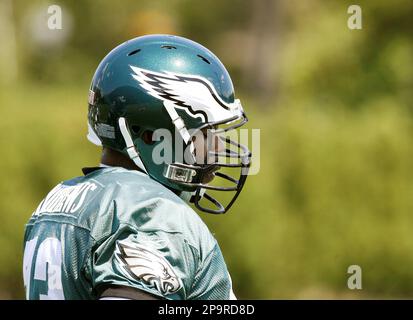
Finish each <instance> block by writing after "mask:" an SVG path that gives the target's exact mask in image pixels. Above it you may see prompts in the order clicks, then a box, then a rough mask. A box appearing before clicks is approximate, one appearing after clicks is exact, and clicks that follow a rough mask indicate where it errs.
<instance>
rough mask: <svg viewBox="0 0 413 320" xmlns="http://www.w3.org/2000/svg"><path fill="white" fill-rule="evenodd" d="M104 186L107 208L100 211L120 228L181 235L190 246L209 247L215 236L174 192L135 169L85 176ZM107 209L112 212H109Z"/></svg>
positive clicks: (98, 172)
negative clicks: (108, 206)
mask: <svg viewBox="0 0 413 320" xmlns="http://www.w3.org/2000/svg"><path fill="white" fill-rule="evenodd" d="M86 177H88V180H89V181H90V182H92V181H96V183H97V184H99V185H101V186H102V187H103V190H104V192H103V195H102V197H100V198H101V200H100V201H101V202H102V203H109V204H110V208H109V210H107V209H108V208H107V209H105V210H106V212H101V214H99V217H100V219H103V220H105V219H106V220H107V219H109V220H110V221H111V222H112V230H113V225H114V224H116V225H117V226H118V227H119V228H122V227H125V226H127V227H129V228H131V229H134V230H135V231H139V232H145V233H151V232H158V233H159V232H160V233H167V234H180V235H181V236H182V237H183V238H184V239H185V241H187V242H188V243H189V244H192V245H193V246H197V247H198V246H199V244H200V243H202V244H204V245H207V246H208V247H212V246H214V245H215V238H214V237H213V236H212V234H211V232H210V231H209V229H208V227H207V226H206V225H205V223H204V222H203V221H202V219H201V218H200V217H199V215H198V214H197V213H196V212H195V211H194V210H193V209H192V208H191V207H190V206H189V205H188V204H187V203H186V202H185V201H184V200H182V199H181V198H180V197H179V196H177V195H176V194H175V193H174V192H172V191H171V190H169V189H168V188H166V187H164V186H163V185H161V184H160V183H158V182H157V181H155V180H153V179H151V178H150V177H149V176H148V175H146V174H144V173H141V172H139V171H136V170H127V169H124V168H121V167H109V168H103V169H99V170H96V171H94V172H92V173H91V174H88V175H86ZM108 212H110V213H111V214H108Z"/></svg>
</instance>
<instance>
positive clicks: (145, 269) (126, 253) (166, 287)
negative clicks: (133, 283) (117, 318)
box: [115, 240, 182, 295]
mask: <svg viewBox="0 0 413 320" xmlns="http://www.w3.org/2000/svg"><path fill="white" fill-rule="evenodd" d="M115 256H116V261H117V262H118V263H119V264H120V266H121V268H122V269H123V270H124V271H126V274H127V275H128V276H129V277H132V279H134V280H138V281H142V282H143V283H144V284H145V285H147V286H148V287H149V288H153V289H156V290H157V291H159V292H160V293H161V294H163V295H168V294H172V293H175V292H177V291H178V290H179V289H181V288H182V281H181V279H180V278H179V277H178V276H177V275H176V273H175V271H174V270H173V268H172V266H171V265H170V264H169V262H168V261H167V260H166V259H165V258H164V257H162V256H161V255H159V254H158V253H156V252H155V251H154V250H151V249H150V248H148V247H147V246H143V245H140V244H137V243H134V242H131V241H126V240H123V241H117V243H116V253H115Z"/></svg>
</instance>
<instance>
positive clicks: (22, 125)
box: [0, 0, 413, 299]
mask: <svg viewBox="0 0 413 320" xmlns="http://www.w3.org/2000/svg"><path fill="white" fill-rule="evenodd" d="M51 4H58V5H60V6H61V8H62V13H63V21H62V22H63V25H62V26H63V29H62V30H48V29H47V19H48V17H49V15H48V14H47V8H48V6H49V5H51ZM351 4H358V5H360V6H361V8H362V19H363V20H362V23H363V28H362V30H350V29H349V28H348V27H347V19H348V18H349V16H350V15H349V14H348V13H347V8H348V7H349V5H351ZM412 16H413V2H412V1H411V0H394V1H387V0H376V1H321V0H311V1H302V0H289V1H272V0H261V1H248V0H228V1H219V0H210V1H189V0H169V1H159V0H152V1H137V0H123V1H92V0H86V1H73V0H72V1H69V0H66V1H63V0H60V1H53V2H50V1H39V0H36V1H22V0H0V44H1V45H0V111H1V118H0V132H1V134H2V137H1V139H0V150H1V157H0V172H1V180H0V298H1V299H16V298H17V299H22V298H24V289H23V284H22V282H23V281H22V273H21V269H22V251H23V250H22V249H23V243H22V238H23V230H24V224H25V222H26V221H27V220H28V218H29V216H30V215H31V213H32V212H33V210H34V209H35V208H36V207H37V204H38V203H39V202H40V200H41V199H42V198H43V197H44V196H45V195H46V193H47V192H48V191H49V190H50V189H51V188H52V187H53V186H54V185H56V184H57V183H58V182H60V181H62V180H65V179H68V178H72V177H74V176H78V175H81V171H80V169H81V167H83V166H87V165H95V164H97V163H99V153H100V150H99V149H98V148H96V147H95V146H93V145H92V144H90V143H89V142H88V141H87V140H86V138H85V135H86V132H87V127H86V114H87V94H88V88H89V84H90V80H91V78H92V76H93V73H94V70H95V68H96V67H97V65H98V63H99V61H100V60H101V59H102V58H103V57H104V55H105V54H106V53H107V52H108V51H109V50H110V49H112V48H113V47H115V46H116V45H118V44H120V43H121V42H123V41H125V40H127V39H129V38H132V37H136V36H139V35H143V34H148V33H171V34H178V35H182V36H185V37H189V38H191V39H193V40H195V41H198V42H200V43H202V44H204V45H205V46H207V47H208V48H210V49H211V50H212V51H213V52H214V53H216V54H217V55H218V56H219V57H220V58H221V60H222V61H223V63H224V64H225V65H226V66H227V68H228V70H229V71H230V73H231V75H232V77H233V82H234V85H235V88H236V93H237V95H238V97H240V98H241V100H242V101H243V105H244V108H245V110H246V111H247V114H248V115H249V118H250V123H249V128H259V129H261V162H260V168H261V170H260V173H259V174H258V175H256V176H251V177H249V179H248V181H247V185H246V187H245V189H244V191H243V193H242V194H241V196H240V198H239V200H238V201H237V203H236V204H235V206H234V207H233V208H232V209H231V211H230V212H229V213H228V214H227V215H225V216H208V215H206V214H201V216H202V218H203V219H204V220H205V221H206V222H207V224H208V225H209V226H210V228H211V230H212V231H213V232H214V234H215V236H216V238H217V239H218V241H219V242H220V244H221V247H222V250H223V252H224V255H225V257H226V260H227V263H228V267H229V270H230V272H231V274H232V278H233V285H234V291H235V293H236V294H237V296H238V297H239V298H245V299H278V298H298V299H301V298H316V299H318V298H339V299H346V298H356V299H359V298H360V299H365V298H376V297H379V298H413V170H412V169H413V163H412V161H411V159H413V106H412V97H413V93H412V88H413V42H412V40H413V20H412V19H411V17H412ZM353 264H356V265H359V266H360V267H361V268H362V272H363V273H362V281H363V282H362V283H363V289H362V290H358V291H357V290H355V291H352V290H349V289H348V288H347V279H348V277H349V275H348V274H347V268H348V266H350V265H353Z"/></svg>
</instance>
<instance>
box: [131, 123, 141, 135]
mask: <svg viewBox="0 0 413 320" xmlns="http://www.w3.org/2000/svg"><path fill="white" fill-rule="evenodd" d="M140 130H141V127H139V126H137V125H133V126H132V131H133V133H134V134H139V131H140Z"/></svg>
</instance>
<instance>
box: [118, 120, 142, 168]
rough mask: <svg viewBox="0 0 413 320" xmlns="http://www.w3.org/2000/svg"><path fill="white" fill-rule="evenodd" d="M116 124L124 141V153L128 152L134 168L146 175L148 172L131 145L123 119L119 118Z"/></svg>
mask: <svg viewBox="0 0 413 320" xmlns="http://www.w3.org/2000/svg"><path fill="white" fill-rule="evenodd" d="M118 123H119V129H120V132H121V133H122V136H123V139H124V140H125V144H126V151H127V152H128V155H129V158H131V159H132V161H133V162H134V163H135V164H136V166H137V167H138V168H139V169H141V170H142V171H143V172H145V173H146V174H148V171H146V168H145V166H144V164H143V162H142V159H141V157H140V156H139V152H138V151H137V150H136V148H135V145H134V144H133V141H132V137H131V135H130V133H129V130H128V127H127V126H126V120H125V118H123V117H120V118H119V122H118Z"/></svg>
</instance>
